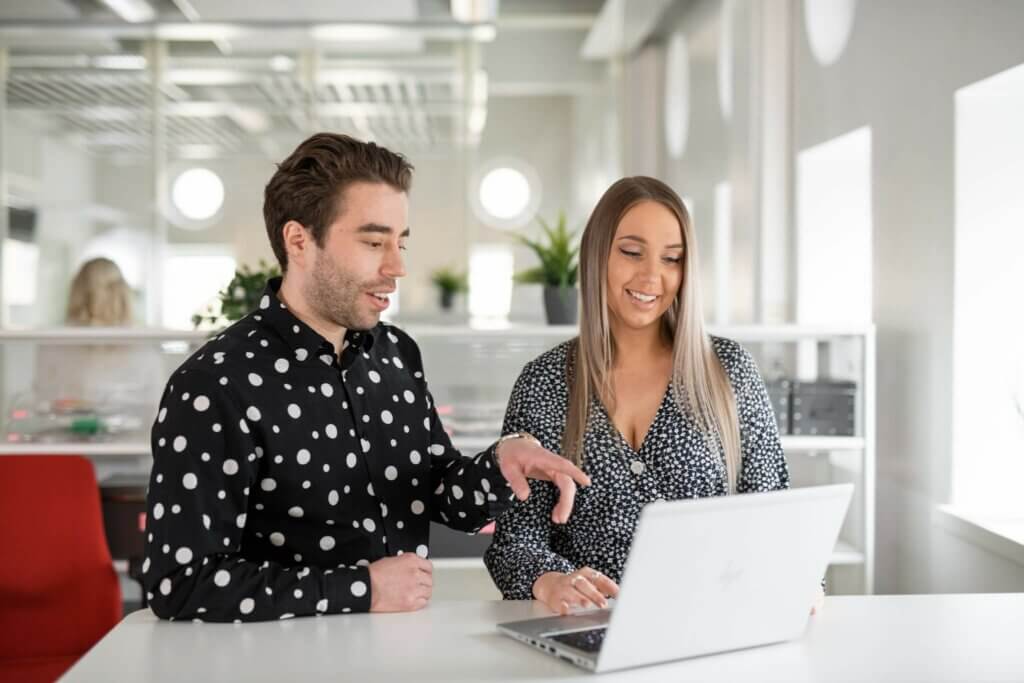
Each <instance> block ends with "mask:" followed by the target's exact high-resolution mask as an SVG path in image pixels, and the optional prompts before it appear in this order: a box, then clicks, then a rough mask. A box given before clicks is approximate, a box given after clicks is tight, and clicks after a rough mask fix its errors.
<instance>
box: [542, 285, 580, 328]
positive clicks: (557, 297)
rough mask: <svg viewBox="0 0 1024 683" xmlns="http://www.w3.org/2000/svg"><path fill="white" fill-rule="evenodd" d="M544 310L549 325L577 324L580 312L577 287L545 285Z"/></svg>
mask: <svg viewBox="0 0 1024 683" xmlns="http://www.w3.org/2000/svg"><path fill="white" fill-rule="evenodd" d="M544 312H545V313H546V314H547V318H548V325H575V324H576V318H577V313H578V306H577V303H576V288H575V287H552V286H550V285H544Z"/></svg>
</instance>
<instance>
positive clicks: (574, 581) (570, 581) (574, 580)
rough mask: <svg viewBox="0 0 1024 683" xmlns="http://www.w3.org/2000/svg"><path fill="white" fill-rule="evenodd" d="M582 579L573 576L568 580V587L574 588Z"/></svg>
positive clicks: (578, 576)
mask: <svg viewBox="0 0 1024 683" xmlns="http://www.w3.org/2000/svg"><path fill="white" fill-rule="evenodd" d="M582 578H583V577H582V576H580V575H579V574H577V575H575V576H574V577H572V578H571V579H569V585H570V586H572V587H573V588H575V587H576V582H577V581H579V580H580V579H582Z"/></svg>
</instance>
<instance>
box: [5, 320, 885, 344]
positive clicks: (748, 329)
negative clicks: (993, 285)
mask: <svg viewBox="0 0 1024 683" xmlns="http://www.w3.org/2000/svg"><path fill="white" fill-rule="evenodd" d="M396 326H397V327H400V328H401V329H403V330H405V331H406V332H408V333H409V334H410V335H411V336H412V337H413V338H414V339H416V338H423V339H428V338H435V337H495V338H500V337H507V336H530V337H541V338H550V339H569V338H570V337H575V336H576V335H577V334H578V332H579V330H578V328H577V327H576V326H575V325H540V324H533V323H501V324H498V325H495V326H493V327H491V326H481V327H476V326H473V325H465V324H459V325H436V324H435V325H431V324H416V323H410V324H409V325H401V324H396ZM873 329H874V328H873V326H872V325H853V326H851V325H711V326H709V327H708V332H710V333H711V334H713V335H715V336H720V337H727V338H729V339H734V340H736V341H739V342H753V343H757V342H787V341H790V342H795V341H803V340H814V339H829V338H834V337H857V336H863V335H865V334H867V333H869V332H870V331H872V330H873ZM214 333H215V331H214V330H172V329H164V328H149V327H48V328H34V329H33V328H29V329H23V330H0V342H5V341H33V342H68V343H74V342H79V341H82V342H84V341H90V342H100V341H104V342H119V341H188V342H205V341H206V340H207V339H209V338H210V336H211V335H212V334H214Z"/></svg>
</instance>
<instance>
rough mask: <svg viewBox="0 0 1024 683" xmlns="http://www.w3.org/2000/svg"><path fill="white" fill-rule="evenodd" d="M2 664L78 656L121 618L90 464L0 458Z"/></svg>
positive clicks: (57, 458) (58, 458)
mask: <svg viewBox="0 0 1024 683" xmlns="http://www.w3.org/2000/svg"><path fill="white" fill-rule="evenodd" d="M0 555H2V556H3V561H0V660H3V659H25V658H46V657H68V656H79V655H81V654H83V653H85V652H86V651H87V650H88V649H89V648H90V647H92V646H93V645H94V644H95V643H96V642H97V641H98V640H99V639H100V638H102V637H103V635H104V634H106V633H107V631H109V630H110V629H111V628H113V627H114V626H115V625H116V624H117V622H118V621H119V620H120V618H121V589H120V586H119V584H118V579H117V574H116V573H115V571H114V567H113V563H112V562H111V559H110V551H109V549H108V548H107V540H106V536H105V534H104V532H103V519H102V513H101V512H100V493H99V489H98V487H97V486H96V476H95V474H94V473H93V468H92V463H90V462H89V461H88V460H86V459H85V458H83V457H80V456H73V455H26V456H19V455H0Z"/></svg>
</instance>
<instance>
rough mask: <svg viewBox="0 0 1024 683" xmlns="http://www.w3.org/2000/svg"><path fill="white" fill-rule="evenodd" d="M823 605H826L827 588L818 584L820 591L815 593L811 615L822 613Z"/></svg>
mask: <svg viewBox="0 0 1024 683" xmlns="http://www.w3.org/2000/svg"><path fill="white" fill-rule="evenodd" d="M823 607H825V589H824V588H822V587H821V586H818V592H817V593H815V594H814V604H813V605H812V606H811V616H812V617H813V616H814V615H815V614H821V610H822V608H823Z"/></svg>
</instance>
